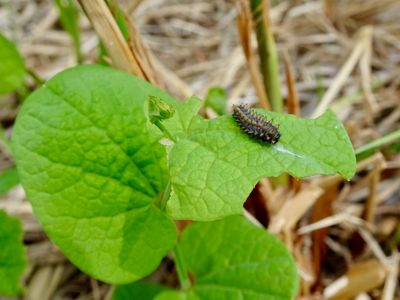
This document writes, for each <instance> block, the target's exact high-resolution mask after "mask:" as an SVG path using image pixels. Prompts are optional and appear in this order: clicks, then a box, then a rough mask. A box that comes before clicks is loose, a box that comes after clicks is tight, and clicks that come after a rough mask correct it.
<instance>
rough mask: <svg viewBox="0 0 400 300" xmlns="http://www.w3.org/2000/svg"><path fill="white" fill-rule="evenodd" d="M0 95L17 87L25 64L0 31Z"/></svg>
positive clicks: (23, 73) (22, 75) (13, 46)
mask: <svg viewBox="0 0 400 300" xmlns="http://www.w3.org/2000/svg"><path fill="white" fill-rule="evenodd" d="M0 62H1V63H0V95H1V94H6V93H9V92H12V91H14V90H16V89H17V88H19V87H20V86H21V85H22V82H23V81H24V75H25V66H24V61H23V60H22V57H21V56H20V54H19V53H18V50H17V48H16V47H15V45H14V44H13V43H12V42H11V41H9V40H8V39H7V38H6V37H5V36H3V35H2V34H1V33H0Z"/></svg>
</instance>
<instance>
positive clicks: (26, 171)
mask: <svg viewBox="0 0 400 300" xmlns="http://www.w3.org/2000/svg"><path fill="white" fill-rule="evenodd" d="M149 95H153V96H157V97H160V98H162V99H165V100H166V101H169V102H171V103H172V102H174V99H172V98H171V97H169V96H168V95H167V94H165V93H163V92H162V91H160V90H158V89H157V88H155V87H153V86H151V85H150V84H148V83H147V82H145V81H142V80H140V79H138V78H135V77H133V76H131V75H129V74H127V73H122V72H119V71H116V70H113V69H109V68H106V67H101V66H94V65H92V66H80V67H76V68H72V69H69V70H66V71H64V72H62V73H60V74H58V75H57V76H55V77H54V78H52V79H51V80H50V81H48V82H47V83H46V84H45V85H44V86H43V87H42V88H40V89H39V90H38V91H36V92H35V93H33V94H32V95H31V96H30V97H29V98H28V99H27V100H26V102H25V103H24V105H23V107H22V109H21V111H20V113H19V115H18V118H17V121H16V125H15V127H14V134H13V150H14V154H15V158H16V161H17V167H18V172H19V175H20V178H21V182H22V184H23V186H24V188H25V190H26V192H27V195H28V198H29V200H30V201H31V202H32V205H33V208H34V212H35V214H36V216H37V217H38V219H39V221H40V222H41V223H42V225H43V226H44V229H45V230H46V232H47V234H48V235H49V236H50V238H51V239H52V240H53V241H54V242H55V243H56V244H57V245H58V246H59V247H60V248H61V250H62V251H63V252H64V254H65V255H66V256H68V258H69V259H70V260H71V261H72V262H73V263H75V264H76V265H77V266H78V267H80V268H81V269H82V270H83V271H85V272H87V273H89V274H90V275H92V276H94V277H96V278H99V279H101V280H103V281H106V282H112V283H127V282H130V281H133V280H136V279H139V278H141V277H143V276H145V275H147V274H149V273H150V272H152V271H153V270H154V269H155V268H156V267H157V266H158V264H159V262H160V260H161V259H162V257H163V256H164V255H165V254H166V253H167V251H168V250H169V249H171V248H172V246H173V244H174V243H175V239H176V229H175V225H174V223H173V222H172V221H171V220H170V219H169V218H168V217H167V216H166V215H165V214H164V213H163V212H161V211H160V210H159V209H158V208H157V207H155V205H154V200H156V199H157V198H159V197H160V195H159V194H160V192H161V191H163V189H164V187H165V185H166V181H167V172H166V159H165V149H164V148H163V146H161V145H160V144H159V143H158V140H159V138H160V136H159V135H156V133H157V134H159V132H158V131H157V129H156V127H155V126H153V125H150V124H149V123H148V121H147V117H146V116H145V113H144V102H145V100H146V99H147V98H148V97H149ZM153 127H154V128H153Z"/></svg>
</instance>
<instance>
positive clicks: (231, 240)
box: [157, 216, 299, 300]
mask: <svg viewBox="0 0 400 300" xmlns="http://www.w3.org/2000/svg"><path fill="white" fill-rule="evenodd" d="M179 247H180V248H181V253H182V256H183V261H184V264H186V267H187V268H188V270H189V271H190V272H192V277H193V278H194V283H193V286H192V287H191V288H190V289H189V290H188V291H183V292H180V294H181V295H178V294H175V295H172V294H170V296H171V297H170V298H166V297H164V298H161V297H160V298H157V299H171V300H172V299H196V298H198V299H204V300H207V299H242V300H252V299H257V300H272V299H273V300H276V299H282V300H284V299H287V300H289V299H293V298H294V297H295V295H296V293H297V290H298V281H299V280H298V275H297V271H296V266H295V263H294V261H293V258H292V257H291V255H290V254H289V252H288V250H287V249H286V247H285V246H284V245H283V244H282V243H281V242H280V241H279V240H278V239H276V238H275V237H274V236H272V235H270V234H268V233H267V232H266V231H265V229H262V228H258V227H256V226H255V225H253V224H251V223H250V222H249V221H248V220H246V219H245V218H244V217H243V216H231V217H228V218H225V219H223V220H219V221H214V222H208V223H195V224H192V225H190V226H189V227H188V228H187V229H185V231H184V232H183V234H182V238H181V241H180V243H179ZM182 294H183V295H187V296H188V297H187V298H184V297H182ZM196 296H197V297H196Z"/></svg>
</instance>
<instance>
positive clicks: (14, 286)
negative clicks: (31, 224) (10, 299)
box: [0, 210, 26, 298]
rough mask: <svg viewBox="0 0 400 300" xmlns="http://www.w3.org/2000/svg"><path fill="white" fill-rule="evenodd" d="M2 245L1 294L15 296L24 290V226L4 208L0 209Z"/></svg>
mask: <svg viewBox="0 0 400 300" xmlns="http://www.w3.org/2000/svg"><path fill="white" fill-rule="evenodd" d="M0 245H1V250H0V295H3V296H15V295H17V294H18V293H20V292H22V287H21V283H20V278H21V275H22V272H23V271H24V269H25V267H26V257H25V248H24V246H23V244H22V226H21V224H20V222H19V220H17V219H14V218H11V217H9V216H8V215H7V214H6V213H5V212H4V211H3V210H0ZM0 298H1V297H0Z"/></svg>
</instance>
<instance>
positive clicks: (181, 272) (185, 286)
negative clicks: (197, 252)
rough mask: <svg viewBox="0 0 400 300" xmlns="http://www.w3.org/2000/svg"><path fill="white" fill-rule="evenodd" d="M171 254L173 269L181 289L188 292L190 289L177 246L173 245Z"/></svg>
mask: <svg viewBox="0 0 400 300" xmlns="http://www.w3.org/2000/svg"><path fill="white" fill-rule="evenodd" d="M172 253H173V254H174V259H175V267H176V271H177V273H178V278H179V282H180V284H181V288H182V290H188V289H189V288H190V287H191V283H190V279H189V276H188V272H187V269H186V266H185V263H184V261H183V258H182V254H181V251H180V249H179V246H178V245H175V247H174V249H173V250H172Z"/></svg>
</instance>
